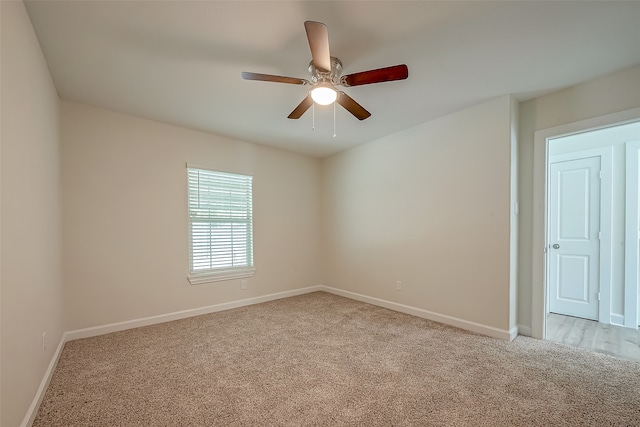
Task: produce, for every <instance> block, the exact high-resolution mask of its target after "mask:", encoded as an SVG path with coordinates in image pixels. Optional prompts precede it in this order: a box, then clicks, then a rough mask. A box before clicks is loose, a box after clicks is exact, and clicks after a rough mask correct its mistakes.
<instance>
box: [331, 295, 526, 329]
mask: <svg viewBox="0 0 640 427" xmlns="http://www.w3.org/2000/svg"><path fill="white" fill-rule="evenodd" d="M320 290H323V291H326V292H330V293H332V294H335V295H340V296H343V297H346V298H351V299H354V300H357V301H362V302H366V303H368V304H372V305H377V306H378V307H384V308H388V309H389V310H394V311H399V312H401V313H406V314H410V315H412V316H416V317H422V318H423V319H428V320H433V321H435V322H440V323H444V324H447V325H451V326H455V327H456V328H460V329H466V330H467V331H471V332H476V333H478V334H482V335H487V336H490V337H493V338H500V339H503V340H509V341H510V340H513V339H514V338H515V337H516V336H517V334H518V328H517V327H514V328H512V329H511V330H506V329H498V328H494V327H493V326H487V325H482V324H480V323H475V322H470V321H468V320H463V319H459V318H457V317H453V316H447V315H445V314H440V313H435V312H433V311H428V310H423V309H421V308H416V307H411V306H408V305H404V304H398V303H396V302H391V301H386V300H383V299H379V298H373V297H369V296H366V295H361V294H357V293H355V292H350V291H344V290H342V289H337V288H332V287H330V286H321V289H320Z"/></svg>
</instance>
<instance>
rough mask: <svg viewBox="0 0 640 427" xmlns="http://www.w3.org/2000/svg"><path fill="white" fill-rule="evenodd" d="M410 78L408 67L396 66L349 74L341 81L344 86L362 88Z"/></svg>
mask: <svg viewBox="0 0 640 427" xmlns="http://www.w3.org/2000/svg"><path fill="white" fill-rule="evenodd" d="M407 77H409V68H407V66H406V65H404V64H402V65H394V66H392V67H385V68H378V69H377V70H369V71H362V72H360V73H354V74H349V75H348V76H343V77H342V78H341V79H340V84H342V86H360V85H368V84H371V83H381V82H391V81H394V80H404V79H406V78H407Z"/></svg>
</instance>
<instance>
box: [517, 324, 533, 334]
mask: <svg viewBox="0 0 640 427" xmlns="http://www.w3.org/2000/svg"><path fill="white" fill-rule="evenodd" d="M518 335H524V336H525V337H530V336H532V335H531V328H530V327H529V326H523V325H518Z"/></svg>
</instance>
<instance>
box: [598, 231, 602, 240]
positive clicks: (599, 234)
mask: <svg viewBox="0 0 640 427" xmlns="http://www.w3.org/2000/svg"><path fill="white" fill-rule="evenodd" d="M598 240H602V231H598Z"/></svg>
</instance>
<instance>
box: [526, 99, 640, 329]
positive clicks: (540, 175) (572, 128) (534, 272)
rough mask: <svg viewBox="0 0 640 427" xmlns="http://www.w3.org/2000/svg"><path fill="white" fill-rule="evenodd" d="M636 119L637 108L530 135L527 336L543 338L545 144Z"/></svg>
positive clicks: (545, 282)
mask: <svg viewBox="0 0 640 427" xmlns="http://www.w3.org/2000/svg"><path fill="white" fill-rule="evenodd" d="M639 119H640V108H633V109H630V110H626V111H621V112H618V113H613V114H608V115H605V116H601V117H594V118H591V119H586V120H581V121H578V122H573V123H569V124H566V125H561V126H555V127H552V128H548V129H541V130H538V131H535V132H534V146H533V212H532V214H533V224H532V225H533V232H532V238H531V249H532V250H531V306H532V307H531V335H532V336H533V337H534V338H539V339H544V338H546V332H545V330H546V306H545V301H546V299H547V279H546V272H547V266H546V253H545V251H544V250H545V248H546V245H547V242H546V237H547V224H546V221H545V218H546V212H547V206H546V200H547V178H546V177H547V176H548V171H547V169H548V168H547V159H548V153H549V147H548V145H549V144H548V140H550V139H553V138H558V137H561V136H567V135H573V134H576V133H582V132H586V131H590V130H597V129H602V128H607V127H611V126H616V125H622V124H626V123H632V122H637V121H638V120H639Z"/></svg>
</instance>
